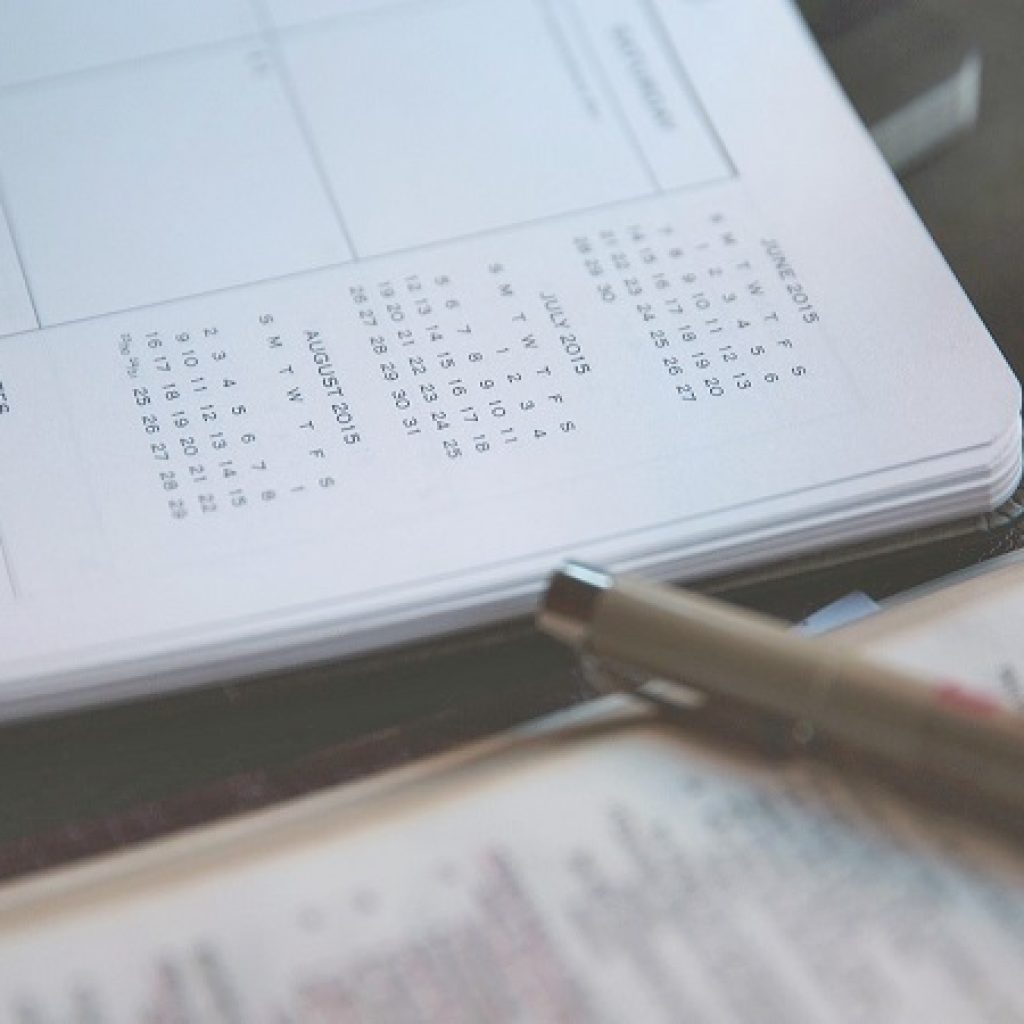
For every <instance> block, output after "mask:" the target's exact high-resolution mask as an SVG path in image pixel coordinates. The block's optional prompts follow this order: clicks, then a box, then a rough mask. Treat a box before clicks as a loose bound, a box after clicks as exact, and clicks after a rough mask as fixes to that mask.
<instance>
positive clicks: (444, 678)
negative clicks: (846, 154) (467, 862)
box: [0, 0, 1024, 877]
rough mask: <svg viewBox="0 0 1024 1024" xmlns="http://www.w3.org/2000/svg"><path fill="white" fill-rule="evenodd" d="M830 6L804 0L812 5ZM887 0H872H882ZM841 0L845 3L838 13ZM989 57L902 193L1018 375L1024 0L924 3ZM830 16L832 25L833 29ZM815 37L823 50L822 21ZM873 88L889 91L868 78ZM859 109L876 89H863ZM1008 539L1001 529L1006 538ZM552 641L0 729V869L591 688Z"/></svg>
mask: <svg viewBox="0 0 1024 1024" xmlns="http://www.w3.org/2000/svg"><path fill="white" fill-rule="evenodd" d="M824 2H825V0H814V2H812V0H807V5H808V7H809V8H818V9H819V12H820V9H821V7H822V4H823V3H824ZM884 3H885V0H873V6H875V7H880V6H884ZM843 6H845V7H847V8H850V7H851V6H852V5H851V4H849V3H847V4H845V5H843ZM917 6H918V7H920V8H921V9H922V10H927V11H929V12H931V11H934V12H937V13H939V14H941V15H943V16H945V17H946V18H948V19H949V20H950V22H951V23H954V24H955V25H957V26H958V27H959V28H960V29H962V30H963V31H964V32H966V33H967V34H968V35H970V36H972V37H973V38H974V40H975V41H976V43H977V44H978V45H979V47H980V49H981V51H982V54H983V58H984V72H983V74H984V78H983V83H984V84H983V96H982V105H981V118H980V122H979V124H978V126H977V128H976V129H975V130H974V131H973V132H972V133H971V134H970V135H968V136H966V137H964V138H962V139H961V140H959V141H958V142H957V143H956V144H955V145H953V146H951V147H950V148H949V149H948V150H947V151H946V152H944V153H943V154H941V156H938V157H937V158H935V159H934V160H932V161H931V162H929V163H928V164H926V165H924V166H922V167H919V168H918V169H917V170H915V171H914V172H913V173H911V174H909V175H908V176H907V177H906V179H905V181H904V185H905V187H906V189H907V192H908V194H909V196H910V198H911V200H912V202H913V203H914V205H915V206H916V207H917V209H918V211H919V213H920V214H921V216H922V218H923V219H924V221H925V223H926V224H927V225H928V227H929V228H930V230H931V231H932V233H933V235H934V237H935V239H936V241H937V242H938V244H939V247H940V248H941V249H942V251H943V253H944V254H945V256H946V258H947V259H948V261H949V263H950V264H951V266H952V267H953V270H954V271H955V273H956V274H957V276H958V277H959V278H960V280H961V282H962V283H963V285H964V288H965V289H966V291H967V293H968V294H969V296H970V297H971V299H972V300H973V301H974V303H975V305H976V306H977V308H978V310H979V312H980V313H981V315H982V317H983V318H984V320H985V321H986V323H987V324H988V326H989V328H990V329H991V331H992V333H993V334H994V336H995V338H996V340H997V341H998V342H999V344H1000V346H1001V347H1002V349H1003V351H1004V352H1005V354H1006V355H1007V358H1008V359H1009V361H1010V362H1011V364H1012V365H1013V366H1014V368H1015V369H1016V370H1017V372H1018V375H1020V374H1021V373H1022V371H1024V127H1022V124H1024V45H1022V44H1024V3H1021V2H1020V0H974V2H972V3H964V2H962V0H919V2H918V3H917ZM835 27H836V26H835V24H834V23H833V25H832V26H831V28H832V29H835ZM818 30H819V32H820V33H821V34H822V36H823V37H826V38H825V43H826V49H827V48H828V46H829V45H830V42H829V39H828V38H827V37H828V35H829V26H828V24H826V23H825V22H822V21H819V24H818ZM879 84H880V87H884V85H885V83H879ZM861 99H862V102H867V103H871V102H872V99H873V98H872V97H867V98H866V100H865V98H864V97H861ZM1014 543H1016V533H1013V534H1010V535H1008V536H1006V537H1004V539H1003V541H1002V545H1003V546H1004V547H1005V546H1007V545H1011V544H1014ZM979 553H980V550H979V549H976V548H971V547H964V546H960V547H959V548H957V547H955V546H954V547H952V548H950V547H948V546H947V547H945V548H942V549H941V553H940V552H939V550H935V549H925V550H923V551H921V552H919V553H918V554H917V555H915V556H914V557H910V558H904V559H902V560H898V559H892V560H890V561H888V562H886V563H884V564H883V565H882V567H881V568H879V565H878V564H877V563H876V564H874V565H873V566H871V567H868V566H854V567H852V568H850V569H848V570H846V571H845V572H841V573H838V574H836V573H833V574H831V575H830V576H829V577H828V581H827V583H825V584H821V583H820V581H819V583H814V582H813V581H811V582H806V581H805V582H804V583H801V584H798V585H796V586H795V587H794V586H790V587H788V588H781V589H780V588H774V589H772V588H768V589H766V590H763V591H756V592H754V591H752V592H751V593H750V594H748V595H746V597H747V599H748V600H749V602H750V603H755V604H759V605H761V606H762V607H765V608H767V609H768V610H772V611H775V612H776V613H778V614H785V615H797V614H800V613H801V612H802V611H804V610H807V609H809V608H810V607H812V606H813V605H814V604H816V603H817V602H819V601H823V600H825V599H827V598H828V597H830V596H833V595H834V594H839V593H842V592H844V591H845V590H847V589H851V588H857V587H859V588H862V589H866V590H868V591H869V592H871V593H874V594H875V595H876V596H882V595H884V594H885V593H889V592H893V591H895V590H897V589H900V588H901V587H903V586H906V585H910V584H912V583H914V582H917V581H919V580H920V579H922V578H925V577H927V576H930V575H935V574H937V573H939V572H942V571H944V570H946V569H948V568H952V567H953V566H954V565H956V564H959V563H962V562H964V561H968V560H970V559H972V558H975V557H977V555H978V554H979ZM588 692H589V691H588V688H587V685H586V683H585V681H584V680H583V679H582V678H581V677H580V676H579V674H578V672H577V671H576V669H575V668H574V666H573V665H572V663H571V662H570V661H569V659H568V658H567V657H566V656H565V655H563V654H562V653H561V652H560V651H558V650H556V649H555V647H554V646H553V645H551V644H549V643H548V642H546V641H544V640H542V639H541V638H538V637H536V636H534V635H533V634H532V633H531V632H530V631H529V630H528V629H527V628H526V627H524V626H517V625H513V626H510V627H508V629H507V630H505V631H504V634H503V635H501V636H498V637H495V636H490V637H487V638H481V640H480V643H479V646H478V648H477V649H475V650H474V649H468V650H467V649H465V648H464V647H463V648H460V649H458V650H455V651H452V652H450V653H447V654H445V652H443V651H441V652H439V651H438V650H437V649H436V648H435V649H434V650H432V651H430V652H429V653H428V654H426V655H425V654H423V653H422V652H417V651H411V652H408V653H407V654H405V655H403V656H400V657H395V656H389V657H388V658H384V659H369V660H367V661H363V662H360V663H355V664H350V665H348V666H347V667H343V668H342V669H322V670H318V671H316V672H312V673H306V674H304V676H303V677H301V678H294V677H293V678H282V679H270V680H261V681H258V682H255V683H248V684H245V685H240V686H233V687H222V688H217V689H211V690H208V691H205V692H201V693H195V694H189V695H185V696H178V697H173V698H166V699H159V700H153V701H149V702H145V703H140V704H137V705H133V706H126V707H121V708H107V709H101V710H96V711H91V712H88V713H85V714H80V715H74V716H67V717H64V718H60V719H54V720H50V721H42V722H35V723H28V724H23V725H18V726H12V727H7V728H4V729H0V877H12V876H15V875H19V874H23V873H25V872H28V871H32V870H35V869H39V868H42V867H46V866H50V865H54V864H58V863H62V862H66V861H68V860H71V859H75V858H78V857H82V856H85V855H88V854H91V853H95V852H98V851H102V850H108V849H111V848H114V847H118V846H123V845H125V844H128V843H131V842H134V841H138V840H141V839H146V838H151V837H153V836H156V835H160V834H165V833H167V832H170V831H174V830H177V829H180V828H182V827H185V826H188V825H191V824H197V823H201V822H203V821H208V820H211V819H213V818H216V817H220V816H223V815H226V814H232V813H238V812H240V811H244V810H250V809H254V808H257V807H261V806H265V805H267V804H269V803H272V802H274V801H277V800H281V799H284V798H287V797H288V796H292V795H295V794H298V793H302V792H307V791H310V790H312V789H316V788H320V787H323V786H327V785H331V784H333V783H336V782H339V781H343V780H346V779H350V778H354V777H357V776H360V775H364V774H366V773H368V772H371V771H374V770H378V769H380V768H384V767H387V766H390V765H395V764H399V763H402V762H404V761H407V760H409V759H410V758H413V757H416V756H419V755H422V754H424V753H429V752H431V751H435V750H438V749H442V748H444V747H446V746H450V745H452V744H455V743H458V742H460V741H463V740H467V739H470V738H473V737H477V736H481V735H484V734H486V733H488V732H493V731H495V730H498V729H501V728H504V727H507V726H508V725H511V724H513V723H515V722H518V721H522V720H524V719H525V718H528V717H530V716H532V715H535V714H540V713H543V712H544V711H547V710H552V709H554V708H557V707H560V706H564V705H566V704H568V703H572V702H573V701H577V700H580V699H583V698H585V697H586V696H587V695H588Z"/></svg>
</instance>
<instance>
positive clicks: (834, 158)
mask: <svg viewBox="0 0 1024 1024" xmlns="http://www.w3.org/2000/svg"><path fill="white" fill-rule="evenodd" d="M0 194H2V205H0V335H2V337H0V716H13V715H18V714H26V713H31V712H36V711H45V710H52V709H56V708H61V707H68V706H72V705H74V704H81V703H85V702H88V701H94V700H99V699H104V698H108V697H114V696H119V695H127V694H131V693H140V692H152V691H154V690H159V689H164V688H171V687H177V686H185V685H192V684H196V683H200V682H204V681H210V680H215V679H223V678H227V677H232V676H238V675H241V674H244V673H248V672H251V671H254V670H257V669H270V668H274V667H281V666H286V665H297V664H302V663H304V662H308V661H312V660H314V659H323V658H329V657H334V656H339V655H344V654H349V653H353V652H358V651H364V650H367V649H371V648H374V647H378V646H384V645H389V644H394V643H398V642H401V641H405V640H410V639H413V638H417V637H426V636H431V635H435V634H438V633H441V632H446V631H453V630H458V629H461V628H466V627H470V626H474V625H480V624H483V623H486V622H489V621H493V620H496V619H498V618H500V617H503V616H508V615H513V614H519V613H522V612H524V611H525V610H526V609H527V608H528V607H529V606H530V603H531V601H532V599H533V597H534V596H535V595H536V593H537V591H538V589H539V586H540V582H541V580H542V578H543V577H544V575H545V574H546V573H547V572H548V571H550V569H551V568H552V567H553V566H554V565H555V564H556V563H557V562H558V561H559V560H560V559H561V558H562V557H563V556H566V555H572V556H575V557H578V558H583V559H589V560H592V561H596V562H600V563H602V564H606V565H608V566H610V567H613V568H616V569H632V570H640V571H645V572H648V573H651V574H656V575H659V576H662V577H675V578H695V577H698V576H701V575H704V574H707V573H710V572H723V571H725V570H727V569H730V568H734V567H739V566H743V565H749V564H753V563H755V562H763V561H765V560H768V559H778V558H780V557H783V556H785V555H787V554H794V553H797V552H800V551H805V550H810V549H818V548H822V547H825V546H828V545H831V544H836V543H839V542H846V541H853V540H857V539H860V538H865V537H869V536H873V535H878V534H882V533H885V532H889V531H893V530H897V529H899V528H905V527H908V526H910V525H917V524H921V525H923V524H926V523H933V522H938V521H941V520H945V519H950V518H954V517H958V516H962V515H968V514H972V513H976V512H981V511H983V510H988V509H991V508H993V507H995V506H996V505H997V504H998V503H999V502H1000V501H1002V500H1003V499H1004V498H1006V497H1007V496H1008V495H1009V494H1010V493H1011V491H1012V490H1013V488H1014V486H1015V484H1016V482H1017V479H1018V477H1019V471H1020V455H1021V441H1020V429H1019V410H1020V401H1019V394H1018V388H1017V385H1016V382H1015V381H1014V379H1013V377H1012V375H1011V374H1010V372H1009V371H1008V369H1007V367H1006V365H1005V364H1004V362H1003V360H1002V359H1001V357H1000V355H999V353H998V351H997V350H996V348H995V346H994V345H993V343H992V341H991V339H990V338H989V337H988V336H987V334H986V332H985V330H984V328H983V327H982V325H981V323H980V322H979V320H978V318H977V316H976V315H975V314H974V312H973V311H972V309H971V307H970V305H969V304H968V302H967V301H966V299H965V297H964V295H963V294H962V292H961V291H960V289H959V287H958V285H957V283H956V281H955V280H954V278H953V276H952V274H951V273H950V271H949V269H948V267H947V266H946V265H945V263H944V262H943V260H942V258H941V256H940V255H939V253H938V252H937V251H936V249H935V246H934V245H933V244H932V242H931V240H930V239H929V237H928V236H927V234H926V232H925V231H924V229H923V228H922V226H921V225H920V223H919V222H918V221H917V219H916V218H915V216H914V215H913V213H912V212H911V210H910V208H909V206H908V204H907V202H906V200H905V198H904V196H903V195H902V193H901V191H900V189H899V188H898V186H897V185H896V184H895V183H894V181H893V180H892V178H891V176H890V174H889V172H888V170H887V169H886V168H885V166H884V165H883V163H882V161H881V159H880V157H879V155H878V154H877V152H876V151H875V149H874V148H873V146H872V144H871V143H870V141H869V139H868V136H867V134H866V132H865V131H864V129H863V128H862V126H861V125H860V124H859V123H858V122H857V121H856V119H855V117H854V115H853V114H852V112H851V110H850V109H849V107H848V105H847V103H846V101H845V100H844V98H843V97H842V95H841V93H840V91H839V89H838V88H837V86H836V84H835V83H834V82H833V81H832V79H831V77H830V75H829V74H828V72H827V70H826V68H825V66H824V64H823V62H822V60H821V57H820V55H819V54H818V52H817V51H816V49H815V47H814V45H813V43H812V42H811V40H810V39H809V37H808V35H807V33H806V30H805V29H804V27H803V25H802V23H801V22H800V20H799V17H798V16H797V14H796V12H795V11H794V9H792V8H791V7H790V6H789V5H788V4H787V3H785V2H782V0H702V2H696V0H586V2H584V0H434V2H428V0H419V2H404V3H398V2H386V0H376V2H375V0H188V2H179V3H175V4H172V5H168V4H162V3H159V2H158V0H147V2H144V3H128V2H116V3H106V4H102V5H94V4H81V3H78V2H75V0H63V2H62V0H46V2H40V3H31V4H30V3H20V4H13V5H12V4H6V5H4V6H3V8H2V9H0Z"/></svg>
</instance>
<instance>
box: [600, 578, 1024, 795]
mask: <svg viewBox="0 0 1024 1024" xmlns="http://www.w3.org/2000/svg"><path fill="white" fill-rule="evenodd" d="M783 625H784V624H783V623H781V622H779V621H778V620H774V619H771V618H768V617H767V616H763V615H759V614H757V613H755V612H750V611H746V610H743V609H738V608H734V607H732V606H727V605H723V604H720V603H719V602H717V601H714V600H710V599H708V598H704V597H701V596H699V595H694V594H690V593H687V592H684V591H680V590H677V589H675V588H671V587H667V586H652V585H651V584H649V583H646V582H640V581H633V580H629V579H622V578H619V579H617V580H616V582H615V585H614V586H613V587H611V588H609V589H608V590H606V591H604V592H603V593H602V594H601V596H600V600H599V601H598V602H597V603H596V605H595V607H594V610H593V616H592V619H591V628H590V630H589V641H588V647H589V649H590V650H591V651H592V652H593V653H594V654H596V655H598V656H600V657H603V658H607V659H610V660H612V661H618V662H622V663H625V664H631V665H636V666H641V667H643V668H644V669H645V670H646V671H647V672H649V673H651V674H652V675H660V676H663V677H664V678H666V679H670V680H675V681H679V682H683V683H689V684H691V685H693V686H695V687H697V688H699V689H702V690H704V691H705V692H707V693H709V694H713V695H715V696H718V697H726V698H729V699H731V700H735V701H739V702H742V703H743V704H745V705H747V706H749V707H751V708H753V709H760V710H762V711H765V712H770V713H772V714H773V715H776V716H781V717H782V718H784V719H787V720H790V721H792V723H793V726H794V731H793V735H794V736H795V737H798V738H799V739H800V740H801V741H802V742H807V743H808V744H809V745H810V746H813V745H814V741H815V740H823V741H825V742H826V743H827V742H828V741H837V742H839V743H840V744H842V745H843V746H844V747H845V748H846V749H848V750H852V751H857V752H861V753H863V754H864V755H867V756H868V757H869V758H871V759H873V760H876V761H877V760H881V761H882V762H883V763H886V764H888V765H890V766H891V767H892V768H894V769H896V770H897V771H898V772H899V773H901V774H903V775H905V776H907V777H908V778H909V779H912V780H914V781H915V782H925V781H927V782H928V785H929V786H931V787H933V788H935V789H936V790H938V791H940V792H937V793H936V795H941V791H943V790H945V789H947V788H955V789H957V790H967V791H971V792H975V793H977V794H979V795H981V796H983V797H985V798H988V799H992V800H994V801H996V802H997V803H998V804H999V806H1000V807H1002V808H1005V809H1007V810H1009V811H1011V812H1012V811H1020V810H1024V718H1022V716H1020V715H1018V714H1014V713H1012V712H1009V711H1006V710H1004V709H1003V708H1001V707H1000V706H999V705H998V704H997V703H996V702H994V701H990V700H988V699H987V698H984V697H981V696H977V695H973V694H970V693H968V692H966V691H964V690H961V689H960V688H958V687H955V686H942V685H938V686H937V685H935V684H933V683H931V682H929V681H925V680H919V679H916V678H914V677H913V676H908V675H907V674H905V673H903V672H900V671H898V670H895V669H891V668H888V667H886V666H884V665H880V664H876V663H874V662H872V661H870V660H869V659H867V658H864V657H863V656H862V655H860V654H859V653H858V652H856V651H853V650H852V649H848V648H843V647H841V646H838V645H836V644H835V643H833V642H832V641H824V642H823V641H819V640H815V639H809V638H807V637H802V636H799V635H797V634H794V633H793V632H792V631H788V630H786V629H784V628H783Z"/></svg>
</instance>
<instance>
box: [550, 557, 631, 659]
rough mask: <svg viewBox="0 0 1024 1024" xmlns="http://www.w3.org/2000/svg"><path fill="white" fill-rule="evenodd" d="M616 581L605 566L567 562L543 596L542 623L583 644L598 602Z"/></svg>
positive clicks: (552, 632)
mask: <svg viewBox="0 0 1024 1024" xmlns="http://www.w3.org/2000/svg"><path fill="white" fill-rule="evenodd" d="M613 582H614V581H613V580H612V577H611V576H610V575H609V574H608V573H606V572H603V571H602V570H601V569H594V568H592V567H591V566H589V565H581V564H580V563H579V562H567V563H566V564H565V565H564V566H563V567H562V568H561V569H560V570H559V571H558V572H556V573H555V574H554V575H553V576H552V577H551V581H550V582H549V583H548V589H547V592H546V593H545V594H544V596H543V598H541V602H540V608H539V609H538V611H537V625H538V627H539V628H540V629H541V630H542V631H543V632H545V633H547V634H548V635H549V636H553V637H554V638H555V639H556V640H561V641H562V642H563V643H567V644H569V645H570V646H571V647H583V646H584V645H585V644H586V642H587V640H588V638H589V636H590V624H591V623H592V622H593V619H594V614H595V612H596V610H597V602H598V600H599V599H600V597H601V595H602V594H603V593H604V592H605V591H606V590H608V589H609V588H610V587H611V586H612V583H613Z"/></svg>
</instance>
